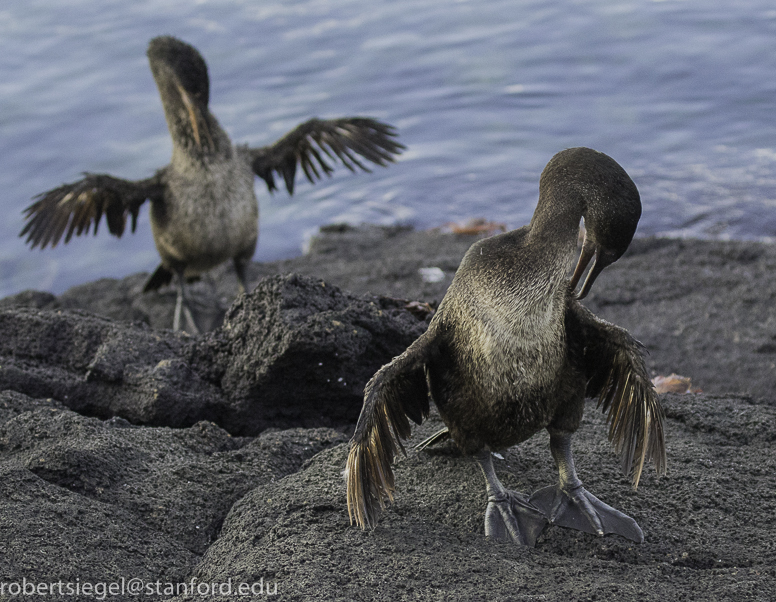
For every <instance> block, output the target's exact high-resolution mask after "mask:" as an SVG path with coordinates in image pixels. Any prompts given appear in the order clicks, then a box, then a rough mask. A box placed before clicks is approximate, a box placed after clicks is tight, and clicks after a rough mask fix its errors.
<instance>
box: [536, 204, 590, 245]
mask: <svg viewBox="0 0 776 602" xmlns="http://www.w3.org/2000/svg"><path fill="white" fill-rule="evenodd" d="M584 212H585V202H584V200H583V199H582V196H581V195H580V194H577V193H575V192H569V191H564V192H563V193H557V192H554V191H553V190H552V189H550V190H548V191H542V192H541V193H540V195H539V203H538V204H537V206H536V211H534V214H533V217H532V218H531V223H530V224H529V233H528V237H529V241H530V242H532V243H536V244H540V245H541V246H542V248H543V249H546V252H547V253H548V254H551V253H554V254H557V255H573V254H574V253H575V252H576V249H577V242H578V240H579V222H580V220H581V219H582V217H583V215H584Z"/></svg>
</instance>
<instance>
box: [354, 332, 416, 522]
mask: <svg viewBox="0 0 776 602" xmlns="http://www.w3.org/2000/svg"><path fill="white" fill-rule="evenodd" d="M427 334H428V333H427ZM430 349H431V345H430V343H429V342H428V338H427V336H426V335H423V336H421V337H420V338H419V339H418V340H416V341H415V342H414V343H413V344H412V345H410V347H409V348H408V349H407V350H406V351H405V352H404V353H403V354H401V355H400V356H398V357H397V358H395V359H394V360H393V361H392V362H391V363H390V364H387V365H385V366H383V367H382V368H380V370H378V372H377V373H376V374H375V375H374V376H373V377H372V379H371V380H370V381H369V382H368V383H367V385H366V387H365V389H364V406H363V408H362V409H361V415H360V416H359V419H358V424H357V425H356V432H355V434H354V435H353V438H352V439H351V442H350V452H349V454H348V461H347V468H346V475H347V477H346V478H347V488H348V493H347V498H348V515H349V516H350V522H351V524H352V523H354V522H355V523H356V524H357V525H359V526H360V527H361V528H365V527H367V526H369V527H374V526H375V525H376V524H377V519H378V517H379V516H380V512H381V511H382V510H384V509H385V504H386V501H390V502H392V501H393V493H394V490H395V483H394V476H393V469H392V468H391V464H392V463H393V461H394V458H396V456H398V455H399V452H401V453H402V454H403V455H406V452H405V450H404V445H403V443H402V440H403V439H408V438H409V436H410V434H411V433H412V428H411V425H410V420H412V421H413V422H415V423H416V424H420V423H421V422H422V421H423V419H424V418H426V417H428V413H429V399H428V385H427V384H426V375H425V364H426V359H427V354H428V353H429V352H430Z"/></svg>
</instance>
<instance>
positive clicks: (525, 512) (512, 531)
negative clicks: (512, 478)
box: [485, 490, 547, 548]
mask: <svg viewBox="0 0 776 602" xmlns="http://www.w3.org/2000/svg"><path fill="white" fill-rule="evenodd" d="M546 526H547V519H545V517H544V515H543V514H542V513H541V512H540V511H539V510H537V509H536V508H535V507H534V506H533V505H532V504H531V503H530V502H529V501H528V498H527V497H526V496H524V495H522V494H521V493H518V492H516V491H507V490H504V491H503V492H500V493H499V494H496V495H492V496H490V497H488V508H487V510H485V535H486V536H487V537H488V538H489V539H494V540H496V541H501V542H508V541H512V542H514V543H517V544H520V545H524V546H528V547H530V548H532V547H534V545H536V540H537V538H538V537H539V535H541V533H542V531H544V528H545V527H546Z"/></svg>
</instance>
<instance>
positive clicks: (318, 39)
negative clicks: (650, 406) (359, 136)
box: [0, 0, 776, 295]
mask: <svg viewBox="0 0 776 602" xmlns="http://www.w3.org/2000/svg"><path fill="white" fill-rule="evenodd" d="M160 34H173V35H176V36H178V37H180V38H182V39H184V40H186V41H187V42H189V43H191V44H193V45H194V46H196V47H197V48H198V49H199V50H200V51H201V52H202V54H203V55H204V57H205V59H206V60H207V62H208V65H209V68H210V76H211V108H212V110H213V112H214V113H215V115H216V116H217V117H218V118H219V120H220V122H221V124H222V126H224V128H225V129H226V130H227V131H228V132H229V134H230V135H231V136H232V138H233V140H235V141H239V142H247V143H250V144H254V145H262V144H267V143H270V142H272V141H274V140H275V139H277V138H278V137H280V136H281V135H282V134H283V133H285V132H286V131H287V130H289V129H291V128H292V127H294V126H295V125H296V124H297V123H299V122H301V121H303V120H305V119H307V118H309V117H311V116H320V117H336V116H344V115H371V116H375V117H378V118H380V119H383V120H385V121H388V122H390V123H392V124H394V125H396V126H397V127H398V128H399V131H400V134H401V141H402V142H404V144H406V145H407V147H408V150H407V152H406V153H405V155H404V156H403V158H402V160H401V161H400V162H399V163H398V164H396V165H394V166H392V167H390V168H389V169H385V170H383V169H377V170H376V171H375V172H373V173H372V174H358V175H353V174H350V173H348V172H347V171H346V170H344V169H340V170H338V172H337V174H336V175H335V176H334V177H333V178H331V179H330V180H326V181H324V182H320V183H318V184H316V185H315V186H312V185H309V184H307V183H300V185H299V186H298V190H297V193H296V194H295V195H294V197H292V198H290V197H289V196H288V195H287V194H285V193H276V194H275V195H274V196H270V195H269V194H268V193H267V192H266V188H265V187H264V185H263V182H257V191H258V194H259V204H260V208H261V234H260V239H259V249H258V250H257V253H256V259H259V260H262V259H275V258H281V257H288V256H291V255H295V254H298V253H299V252H300V250H301V248H302V245H303V242H304V241H305V239H306V238H307V237H309V235H310V234H312V233H314V232H315V231H316V230H317V227H318V226H320V225H324V224H327V223H332V222H343V221H344V222H350V223H360V222H371V223H381V224H395V223H410V224H414V225H415V226H418V227H422V228H425V227H432V226H437V225H440V224H442V223H444V222H447V221H452V220H457V221H462V220H465V219H467V218H471V217H479V216H483V217H487V218H489V219H491V220H496V221H502V222H506V223H507V225H508V226H509V227H518V226H520V225H522V224H524V223H526V222H527V221H528V220H529V219H530V216H531V213H532V212H533V208H534V205H535V202H536V197H537V189H538V177H539V173H540V172H541V169H542V167H543V166H544V164H545V163H546V162H547V161H548V160H549V158H550V157H551V156H552V155H553V154H554V153H555V152H556V151H558V150H561V149H563V148H565V147H569V146H580V145H584V146H590V147H593V148H596V149H598V150H601V151H604V152H606V153H608V154H610V155H611V156H613V157H614V158H615V159H616V160H617V161H619V162H620V163H621V164H622V165H623V167H625V169H626V170H627V171H628V172H629V173H630V174H631V176H632V177H633V179H634V180H635V181H636V184H637V185H638V186H639V189H640V191H641V195H642V201H643V203H644V215H643V217H642V221H641V225H640V229H639V232H640V234H642V235H647V234H664V235H674V236H702V237H724V238H757V239H772V238H773V237H776V119H774V113H775V111H774V109H775V108H776V94H775V93H774V92H775V90H774V88H776V6H774V5H773V3H772V2H766V1H750V2H746V1H743V2H735V3H733V2H716V3H715V2H710V1H709V0H686V1H673V0H667V1H664V2H648V1H643V0H642V1H633V2H616V1H612V0H591V1H588V2H584V1H577V2H575V1H570V0H562V1H557V2H547V1H546V0H541V1H524V0H522V1H521V0H509V1H504V0H488V1H484V0H482V1H462V2H454V1H451V0H394V1H392V2H378V1H376V0H357V1H356V0H329V1H326V0H299V1H295V2H270V1H261V2H254V1H250V2H249V1H227V0H215V1H206V0H202V1H200V2H190V1H185V2H184V1H183V0H180V1H178V0H153V2H150V1H149V2H125V1H123V0H122V1H120V2H119V1H115V2H111V1H103V0H100V1H99V2H98V1H95V0H91V1H85V0H69V1H68V0H60V1H58V2H56V3H51V2H48V1H43V0H5V1H4V3H3V5H2V6H0V104H1V107H0V131H2V135H1V136H0V159H1V160H0V190H1V191H2V195H1V196H0V202H1V203H2V208H3V212H4V215H5V216H6V218H5V219H4V220H3V222H2V224H0V228H2V239H0V295H5V294H9V293H13V292H16V291H19V290H22V289H26V288H35V289H42V290H51V291H54V292H60V291H62V290H64V289H65V288H67V287H69V286H72V285H74V284H78V283H81V282H85V281H89V280H93V279H95V278H97V277H100V276H123V275H126V274H129V273H132V272H135V271H140V270H146V271H151V270H153V269H154V268H155V267H156V265H157V263H158V256H157V255H156V251H155V249H154V245H153V240H152V238H151V233H150V226H149V224H148V211H147V209H145V210H144V211H143V213H142V215H141V220H140V223H139V225H138V231H137V233H136V234H134V235H128V234H127V235H125V236H124V238H122V239H115V238H114V237H112V236H110V235H109V234H108V232H107V229H106V228H105V227H104V225H103V228H101V231H100V234H99V235H98V236H97V237H92V236H88V237H84V238H80V239H74V240H73V241H71V242H70V244H68V245H66V246H60V247H57V248H56V249H53V250H52V249H46V250H45V251H42V252H41V251H37V250H36V251H34V252H33V251H30V250H29V249H27V248H26V247H25V245H24V243H23V241H22V240H21V239H19V238H18V237H17V234H18V232H19V230H20V229H21V228H22V226H23V222H22V216H21V210H22V209H23V208H24V207H26V206H27V205H28V204H29V202H30V200H31V197H33V196H34V195H35V194H37V193H39V192H42V191H44V190H47V189H50V188H53V187H55V186H58V185H59V184H61V183H62V182H69V181H73V180H75V179H77V178H79V177H80V173H81V172H82V171H85V170H88V171H93V172H106V173H111V174H114V175H117V176H120V177H125V178H143V177H147V176H149V175H151V174H152V173H153V172H154V170H155V169H157V168H158V167H161V166H163V165H164V164H166V163H167V162H168V160H169V157H170V152H171V143H170V140H169V139H168V134H167V127H166V125H165V122H164V116H163V113H162V108H161V103H160V101H159V97H158V94H157V91H156V86H155V84H154V81H153V78H152V77H151V73H150V71H149V69H148V64H147V61H146V57H145V48H146V45H147V43H148V40H149V39H150V38H152V37H154V36H156V35H160Z"/></svg>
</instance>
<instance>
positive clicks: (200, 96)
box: [147, 36, 215, 151]
mask: <svg viewBox="0 0 776 602" xmlns="http://www.w3.org/2000/svg"><path fill="white" fill-rule="evenodd" d="M147 55H148V62H149V64H150V66H151V72H152V73H153V76H154V80H155V81H156V85H157V87H158V88H159V95H160V96H161V98H162V105H163V106H164V113H165V117H166V119H167V125H168V127H169V128H170V134H171V135H172V137H173V140H174V141H175V142H177V141H179V140H181V139H183V140H187V141H191V142H193V144H194V145H195V147H196V148H197V149H198V150H200V151H202V150H204V147H205V146H208V145H209V148H210V149H211V150H213V149H214V147H215V144H214V142H213V137H212V135H211V132H210V125H209V120H210V119H211V117H210V114H209V111H208V102H209V100H210V80H209V78H208V73H207V64H206V63H205V60H204V59H203V58H202V55H200V53H199V52H198V51H197V49H196V48H194V47H193V46H191V45H189V44H186V43H185V42H182V41H181V40H178V39H177V38H174V37H172V36H160V37H158V38H154V39H153V40H151V42H150V43H149V44H148V51H147Z"/></svg>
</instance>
